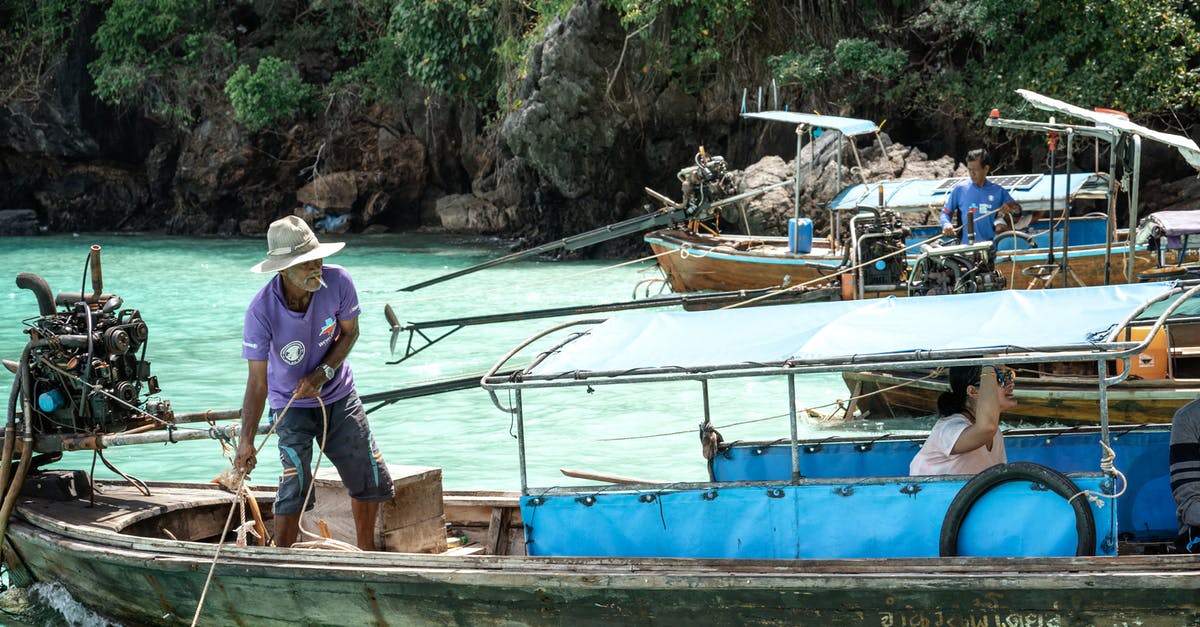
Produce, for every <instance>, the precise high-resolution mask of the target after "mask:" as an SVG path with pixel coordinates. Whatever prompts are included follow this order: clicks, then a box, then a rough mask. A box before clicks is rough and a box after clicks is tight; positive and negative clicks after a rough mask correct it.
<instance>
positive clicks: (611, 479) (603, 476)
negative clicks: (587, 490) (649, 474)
mask: <svg viewBox="0 0 1200 627" xmlns="http://www.w3.org/2000/svg"><path fill="white" fill-rule="evenodd" d="M558 471H559V472H561V473H562V474H564V475H566V476H568V477H574V478H576V479H587V480H588V481H603V482H604V483H620V484H626V485H644V484H653V483H667V482H666V481H658V480H655V479H636V478H634V477H625V476H622V475H610V474H608V473H602V472H597V471H594V470H578V469H574V468H559V469H558Z"/></svg>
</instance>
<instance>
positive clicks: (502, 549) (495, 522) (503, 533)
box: [487, 507, 511, 555]
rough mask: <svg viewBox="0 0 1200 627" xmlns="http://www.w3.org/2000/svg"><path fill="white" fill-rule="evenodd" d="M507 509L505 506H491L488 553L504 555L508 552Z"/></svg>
mask: <svg viewBox="0 0 1200 627" xmlns="http://www.w3.org/2000/svg"><path fill="white" fill-rule="evenodd" d="M510 511H511V510H509V509H508V508H506V507H495V508H492V522H491V524H490V525H488V541H487V549H488V553H491V554H492V555H504V554H506V553H508V520H509V512H510Z"/></svg>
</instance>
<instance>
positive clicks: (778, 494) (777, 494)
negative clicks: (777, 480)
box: [767, 488, 783, 499]
mask: <svg viewBox="0 0 1200 627" xmlns="http://www.w3.org/2000/svg"><path fill="white" fill-rule="evenodd" d="M767 496H769V497H771V498H773V499H781V498H783V488H771V489H770V490H767Z"/></svg>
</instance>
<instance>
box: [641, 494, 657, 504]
mask: <svg viewBox="0 0 1200 627" xmlns="http://www.w3.org/2000/svg"><path fill="white" fill-rule="evenodd" d="M654 499H655V496H654V495H653V494H643V495H641V496H639V497H638V500H639V501H641V502H643V503H653V502H654Z"/></svg>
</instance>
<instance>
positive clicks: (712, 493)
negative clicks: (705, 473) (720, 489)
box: [700, 490, 717, 501]
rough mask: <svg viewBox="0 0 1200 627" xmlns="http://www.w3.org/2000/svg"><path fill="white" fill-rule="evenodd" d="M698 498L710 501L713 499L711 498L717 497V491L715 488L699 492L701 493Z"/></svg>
mask: <svg viewBox="0 0 1200 627" xmlns="http://www.w3.org/2000/svg"><path fill="white" fill-rule="evenodd" d="M700 498H702V499H704V500H706V501H711V500H713V499H715V498H717V491H716V490H709V491H708V492H705V493H704V494H701V495H700Z"/></svg>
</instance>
